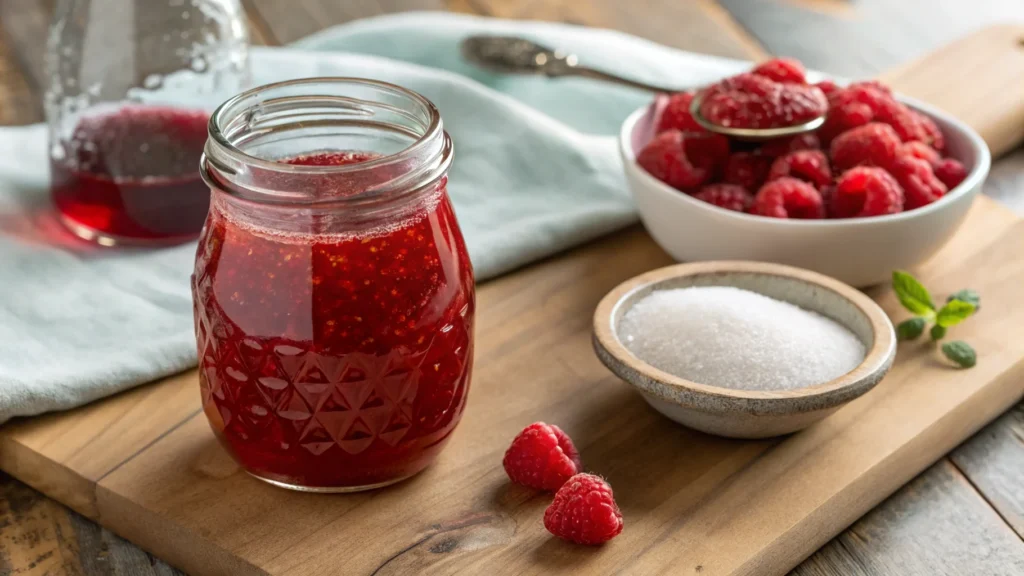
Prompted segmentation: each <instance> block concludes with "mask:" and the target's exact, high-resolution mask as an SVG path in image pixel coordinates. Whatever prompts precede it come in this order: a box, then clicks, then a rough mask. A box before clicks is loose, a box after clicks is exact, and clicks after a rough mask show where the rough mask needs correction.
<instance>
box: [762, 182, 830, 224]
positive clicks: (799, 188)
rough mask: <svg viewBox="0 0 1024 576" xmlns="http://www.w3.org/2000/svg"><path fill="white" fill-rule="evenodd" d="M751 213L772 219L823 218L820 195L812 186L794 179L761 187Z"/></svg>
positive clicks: (823, 211)
mask: <svg viewBox="0 0 1024 576" xmlns="http://www.w3.org/2000/svg"><path fill="white" fill-rule="evenodd" d="M751 212H752V213H753V214H760V215H761V216H770V217H772V218H801V219H814V218H824V217H825V207H824V204H823V203H822V199H821V194H820V193H818V190H817V189H816V188H815V187H814V186H811V185H810V184H808V183H807V182H804V181H803V180H797V179H796V178H779V179H778V180H772V181H771V182H768V183H767V184H765V185H764V186H762V187H761V189H760V190H758V191H757V196H755V197H754V205H753V206H752V207H751Z"/></svg>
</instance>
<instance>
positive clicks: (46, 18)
mask: <svg viewBox="0 0 1024 576" xmlns="http://www.w3.org/2000/svg"><path fill="white" fill-rule="evenodd" d="M52 14H53V0H3V1H2V2H0V28H2V30H0V35H3V36H4V37H5V38H6V42H7V46H8V51H9V53H10V54H11V57H12V58H13V61H14V62H16V63H17V66H18V68H19V69H20V70H21V72H22V74H23V75H24V78H25V84H26V86H27V88H28V89H29V92H30V94H31V97H32V104H33V107H34V112H33V115H32V117H31V119H30V120H26V121H23V122H21V123H25V124H27V123H29V122H35V121H38V120H40V119H42V107H41V103H42V94H43V90H44V89H45V87H46V76H45V65H44V59H45V58H46V36H47V31H48V29H49V26H50V16H51V15H52Z"/></svg>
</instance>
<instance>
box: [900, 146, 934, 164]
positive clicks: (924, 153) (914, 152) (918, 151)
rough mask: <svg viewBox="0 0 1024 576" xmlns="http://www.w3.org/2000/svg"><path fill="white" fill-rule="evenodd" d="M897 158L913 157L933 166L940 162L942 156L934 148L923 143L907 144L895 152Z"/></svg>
mask: <svg viewBox="0 0 1024 576" xmlns="http://www.w3.org/2000/svg"><path fill="white" fill-rule="evenodd" d="M896 154H897V155H898V156H913V157H914V158H920V159H921V160H924V161H925V162H927V163H929V164H931V165H932V166H935V165H936V164H938V163H939V160H942V156H939V153H938V152H936V151H935V149H934V148H932V147H931V146H929V145H927V144H925V143H924V142H907V143H906V144H904V145H902V146H900V148H899V150H897V151H896Z"/></svg>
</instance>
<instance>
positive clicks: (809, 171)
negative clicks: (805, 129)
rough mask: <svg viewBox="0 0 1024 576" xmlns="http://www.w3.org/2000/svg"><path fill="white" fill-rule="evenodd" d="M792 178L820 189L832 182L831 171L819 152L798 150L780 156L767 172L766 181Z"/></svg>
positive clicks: (823, 154) (823, 156)
mask: <svg viewBox="0 0 1024 576" xmlns="http://www.w3.org/2000/svg"><path fill="white" fill-rule="evenodd" d="M787 176H792V177H794V178H799V179H800V180H804V181H806V182H810V183H811V184H814V186H815V188H819V189H820V188H822V187H823V186H827V185H828V184H829V183H830V182H832V169H831V168H830V167H829V165H828V158H826V157H825V153H824V152H822V151H821V150H799V151H797V152H791V153H789V154H787V155H785V156H780V157H779V158H776V159H775V162H773V163H772V167H771V169H770V170H769V171H768V180H769V181H772V180H778V179H779V178H785V177H787Z"/></svg>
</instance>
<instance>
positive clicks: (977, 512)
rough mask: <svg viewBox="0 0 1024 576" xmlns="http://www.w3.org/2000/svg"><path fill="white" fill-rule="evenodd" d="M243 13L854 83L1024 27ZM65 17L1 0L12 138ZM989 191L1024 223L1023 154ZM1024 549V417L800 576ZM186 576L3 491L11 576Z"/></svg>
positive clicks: (803, 11)
mask: <svg viewBox="0 0 1024 576" xmlns="http://www.w3.org/2000/svg"><path fill="white" fill-rule="evenodd" d="M243 3H244V5H245V8H246V11H247V13H248V15H249V20H250V24H251V31H252V37H253V41H254V42H256V43H263V44H271V45H273V44H284V43H287V42H290V41H293V40H295V39H297V38H300V37H302V36H305V35H307V34H309V33H311V32H315V31H317V30H319V29H321V28H324V27H326V26H329V25H332V24H338V23H342V22H345V21H347V20H351V19H353V18H359V17H365V16H371V15H374V14H380V13H385V12H392V11H397V10H406V9H449V10H454V11H461V12H472V13H478V14H485V15H491V16H499V17H509V18H537V19H546V20H558V21H567V22H573V23H578V24H585V25H592V26H603V27H610V28H618V29H621V30H624V31H626V32H630V33H633V34H637V35H640V36H644V37H647V38H650V39H652V40H655V41H658V42H661V43H664V44H668V45H672V46H676V47H679V48H683V49H687V50H692V51H697V52H706V53H712V54H717V55H723V56H732V57H739V58H753V59H756V58H761V57H764V56H765V55H767V54H783V55H787V56H795V57H799V58H801V59H803V60H804V61H805V62H807V63H808V65H809V66H811V67H814V68H818V69H821V70H825V71H828V72H832V73H837V74H842V75H847V76H853V77H856V76H870V75H873V74H875V73H877V72H879V71H881V70H884V69H887V68H891V67H893V66H896V65H899V64H900V63H902V62H904V61H907V60H909V59H912V58H913V57H914V56H916V55H919V54H921V53H923V52H926V51H928V50H930V49H933V48H935V47H937V46H939V45H941V44H942V43H945V42H947V41H949V40H951V39H953V38H955V37H956V36H959V35H961V34H963V33H966V32H969V31H971V30H973V29H975V28H977V27H979V26H981V25H983V24H987V23H992V22H999V21H1006V20H1008V19H1012V20H1018V21H1024V7H1022V6H1021V5H1020V3H1019V0H975V1H973V2H970V3H966V2H962V1H959V0H941V1H939V0H904V1H902V2H898V3H895V2H889V1H888V0H862V1H860V2H857V3H852V2H846V1H842V0H774V1H765V0H762V1H751V0H719V1H718V2H715V1H714V0H689V1H687V0H674V1H662V0H641V1H637V2H631V3H624V2H618V1H617V0H552V1H544V2H542V1H539V0H532V1H531V0H448V1H445V0H376V1H373V0H368V1H366V2H359V3H355V2H339V1H337V0H293V1H289V2H283V1H281V0H244V2H243ZM53 4H54V0H0V124H26V123H31V122H36V121H39V120H40V119H41V109H40V104H39V103H40V99H39V94H40V85H41V81H42V60H43V42H44V38H45V30H46V25H47V23H48V19H49V14H50V12H51V11H52V9H53ZM979 105H984V103H979ZM985 192H986V194H988V195H990V196H992V197H994V198H997V199H999V200H1000V201H1003V202H1004V203H1006V204H1008V205H1009V206H1011V207H1012V208H1014V209H1015V210H1017V211H1018V212H1020V213H1024V149H1020V150H1017V151H1016V152H1014V153H1012V154H1010V155H1008V156H1007V157H1004V158H1002V159H1000V160H999V161H998V162H996V164H995V165H994V167H993V171H992V174H991V176H990V178H989V182H988V184H987V185H986V189H985ZM627 233H633V234H636V233H637V232H636V231H635V230H634V231H632V232H627ZM1022 538H1024V404H1022V405H1018V406H1017V407H1016V408H1014V409H1012V410H1011V411H1010V412H1008V413H1007V414H1005V415H1003V416H1002V417H1001V418H999V419H998V420H997V421H995V422H994V423H992V424H991V425H989V426H988V427H987V428H985V429H983V430H982V431H981V432H979V433H978V434H977V435H975V436H974V437H973V438H971V439H970V440H968V441H967V442H965V443H964V444H963V445H961V446H960V447H959V448H957V449H956V450H954V451H953V452H952V453H951V454H949V455H948V456H947V457H946V458H943V459H942V460H940V461H939V462H938V463H936V464H935V465H934V466H932V467H931V468H930V469H929V470H927V471H926V472H924V473H923V474H921V475H920V476H919V477H918V478H916V479H915V480H914V481H912V482H911V483H910V484H909V485H907V486H905V487H904V488H903V489H902V490H900V491H899V492H898V493H896V494H895V495H893V496H892V497H891V498H889V499H888V500H887V501H885V502H884V503H883V504H881V505H879V506H878V507H877V508H876V509H875V510H873V511H872V512H870V513H869V514H868V515H866V516H865V517H863V518H862V519H861V520H860V521H858V522H857V523H856V524H855V525H853V526H852V527H850V528H849V529H848V530H847V531H846V532H844V533H843V534H841V535H840V536H838V537H837V538H835V539H834V540H833V541H832V542H830V543H829V544H828V545H826V546H825V547H823V548H822V549H821V550H819V551H818V552H817V553H816V554H814V555H813V556H812V557H810V558H809V559H807V560H806V561H805V562H804V563H803V564H802V565H800V566H799V567H797V569H796V570H794V572H793V573H794V574H798V575H833V574H834V575H844V576H853V575H861V574H899V575H917V574H921V575H925V574H928V575H932V574H986V575H1002V574H1005V575H1010V574H1020V570H1021V566H1024V541H1022ZM176 573H177V571H175V570H174V569H173V568H171V567H169V566H167V565H166V564H164V563H163V562H161V561H159V560H157V559H154V558H152V557H151V556H149V555H148V554H147V553H146V552H144V551H142V550H140V549H139V548H137V547H135V546H133V545H132V544H130V543H128V542H126V541H124V540H122V539H120V538H118V537H117V536H116V535H113V534H111V533H110V532H108V531H107V530H104V529H101V528H100V527H98V526H97V525H96V524H94V523H92V522H91V521H90V520H87V519H85V518H83V517H81V516H79V515H77V514H75V513H74V512H71V511H70V510H68V509H66V508H64V507H63V506H62V505H61V504H58V503H56V502H54V501H52V500H50V499H48V498H46V497H44V496H42V495H41V494H39V493H37V492H35V491H34V490H32V489H31V488H28V487H27V486H25V485H23V484H21V483H20V482H18V481H16V480H13V479H11V478H9V477H6V476H0V574H29V575H43V574H47V575H49V574H52V575H60V574H176Z"/></svg>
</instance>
